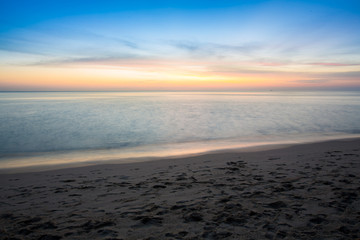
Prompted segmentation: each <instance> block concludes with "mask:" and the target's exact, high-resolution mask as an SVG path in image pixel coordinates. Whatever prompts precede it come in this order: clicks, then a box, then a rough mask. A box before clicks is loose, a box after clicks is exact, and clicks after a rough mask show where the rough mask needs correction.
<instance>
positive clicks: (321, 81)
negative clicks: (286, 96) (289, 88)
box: [290, 79, 331, 84]
mask: <svg viewBox="0 0 360 240" xmlns="http://www.w3.org/2000/svg"><path fill="white" fill-rule="evenodd" d="M330 81H331V80H329V79H300V80H293V81H290V82H296V83H306V84H319V83H327V82H330Z"/></svg>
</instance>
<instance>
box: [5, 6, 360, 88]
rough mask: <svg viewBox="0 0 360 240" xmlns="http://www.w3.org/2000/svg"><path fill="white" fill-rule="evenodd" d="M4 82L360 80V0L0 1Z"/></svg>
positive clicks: (102, 84)
mask: <svg viewBox="0 0 360 240" xmlns="http://www.w3.org/2000/svg"><path fill="white" fill-rule="evenodd" d="M0 4H1V5H0V22H1V25H0V90H2V91H7V90H15V91H17V90H20V91H23V90H24V91H26V90H115V91H117V90H120V91H121V90H216V91H218V90H270V89H273V90H280V89H292V90H293V89H299V90H322V89H323V90H330V89H339V90H348V89H350V90H360V1H358V0H354V1H346V0H342V1H341V0H339V1H332V0H324V1H256V0H252V1H250V0H249V1H226V0H224V1H178V0H175V1H110V0H103V1H93V2H92V1H83V0H80V1H68V0H63V1H45V0H35V1H20V0H12V1H5V0H1V2H0Z"/></svg>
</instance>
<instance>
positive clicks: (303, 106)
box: [0, 91, 360, 169]
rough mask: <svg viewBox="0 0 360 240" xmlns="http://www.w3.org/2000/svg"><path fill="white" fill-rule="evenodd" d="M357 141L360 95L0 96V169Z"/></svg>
mask: <svg viewBox="0 0 360 240" xmlns="http://www.w3.org/2000/svg"><path fill="white" fill-rule="evenodd" d="M359 136H360V92H350V91H348V92H336V91H329V92H289V91H284V92H273V91H268V92H1V93H0V169H10V168H18V167H36V166H45V165H49V166H56V165H64V164H65V165H66V164H70V165H71V164H79V163H83V164H91V163H102V162H106V161H114V160H116V161H117V162H124V163H125V162H127V163H128V162H136V161H146V160H151V159H154V158H159V157H161V158H162V157H173V156H180V155H191V154H199V153H204V152H209V151H217V150H225V149H234V148H247V147H254V146H264V145H273V144H294V143H304V142H314V141H323V140H330V139H338V138H352V137H359Z"/></svg>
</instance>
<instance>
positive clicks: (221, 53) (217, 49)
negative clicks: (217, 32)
mask: <svg viewBox="0 0 360 240" xmlns="http://www.w3.org/2000/svg"><path fill="white" fill-rule="evenodd" d="M170 45H172V46H173V47H175V48H177V49H180V50H184V51H186V52H187V53H190V54H191V55H198V56H213V57H221V58H223V57H226V56H229V55H232V54H245V55H249V54H252V53H253V52H255V51H257V50H259V49H260V48H262V47H263V46H262V45H261V44H259V43H255V42H253V43H245V44H239V45H230V44H217V43H206V42H191V41H171V42H170Z"/></svg>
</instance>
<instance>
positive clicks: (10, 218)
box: [0, 139, 360, 240]
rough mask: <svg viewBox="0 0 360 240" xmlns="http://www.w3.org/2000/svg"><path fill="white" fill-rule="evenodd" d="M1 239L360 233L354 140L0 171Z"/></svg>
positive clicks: (359, 164) (358, 156)
mask: <svg viewBox="0 0 360 240" xmlns="http://www.w3.org/2000/svg"><path fill="white" fill-rule="evenodd" d="M0 192H1V195H0V239H42V240H45V239H359V238H360V233H359V229H360V139H352V140H337V141H329V142H322V143H312V144H301V145H294V146H290V147H285V148H281V149H274V150H267V151H256V152H238V151H228V152H221V153H212V154H206V155H201V156H194V157H187V158H179V159H168V160H158V161H151V162H144V163H133V164H107V165H95V166H88V167H80V168H69V169H61V170H52V171H43V172H32V173H18V174H1V175H0Z"/></svg>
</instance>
